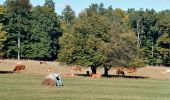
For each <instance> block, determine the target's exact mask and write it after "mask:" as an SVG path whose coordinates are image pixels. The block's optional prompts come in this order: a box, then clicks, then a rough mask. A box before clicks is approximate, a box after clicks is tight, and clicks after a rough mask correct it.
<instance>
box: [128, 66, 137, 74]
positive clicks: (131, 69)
mask: <svg viewBox="0 0 170 100" xmlns="http://www.w3.org/2000/svg"><path fill="white" fill-rule="evenodd" d="M126 71H127V72H128V73H134V72H136V68H135V67H130V68H127V69H126Z"/></svg>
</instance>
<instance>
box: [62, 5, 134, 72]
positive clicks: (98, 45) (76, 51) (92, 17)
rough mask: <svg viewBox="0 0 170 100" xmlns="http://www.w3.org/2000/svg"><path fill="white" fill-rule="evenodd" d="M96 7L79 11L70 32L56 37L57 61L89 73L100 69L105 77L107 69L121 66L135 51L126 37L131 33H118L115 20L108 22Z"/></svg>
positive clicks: (118, 26)
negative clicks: (102, 68)
mask: <svg viewBox="0 0 170 100" xmlns="http://www.w3.org/2000/svg"><path fill="white" fill-rule="evenodd" d="M99 7H100V6H98V5H97V4H92V5H91V6H90V8H87V9H85V11H83V12H81V13H80V15H79V19H77V21H76V23H75V24H74V26H73V31H71V33H69V34H68V33H65V34H64V35H63V37H61V38H60V42H59V44H60V46H61V49H60V50H59V60H60V61H62V62H65V63H67V64H76V65H81V66H83V67H91V70H92V73H96V69H97V68H98V67H99V66H103V67H104V68H105V69H106V71H105V72H106V73H105V75H107V72H108V70H109V69H110V68H111V67H115V66H119V65H125V64H126V63H127V61H129V59H131V58H132V57H133V56H134V51H135V48H134V47H133V42H131V41H133V40H130V39H129V40H128V39H127V38H126V36H128V35H129V34H131V33H129V32H128V31H125V30H122V28H121V26H120V25H121V24H119V23H117V21H115V20H114V21H112V22H110V21H109V20H108V18H107V17H106V16H105V15H103V14H101V13H100V12H98V11H99V10H98V9H99ZM120 29H121V30H120ZM123 34H124V35H126V36H123ZM131 36H132V35H131ZM129 37H130V36H129ZM131 56H132V57H131Z"/></svg>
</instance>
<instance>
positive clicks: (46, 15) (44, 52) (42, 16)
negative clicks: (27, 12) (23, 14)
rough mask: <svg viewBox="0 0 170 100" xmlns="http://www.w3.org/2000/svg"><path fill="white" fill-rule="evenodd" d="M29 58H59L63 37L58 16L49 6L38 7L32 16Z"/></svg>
mask: <svg viewBox="0 0 170 100" xmlns="http://www.w3.org/2000/svg"><path fill="white" fill-rule="evenodd" d="M31 24H32V26H31V28H30V31H31V34H32V35H31V36H30V44H31V45H30V50H29V51H28V53H27V56H28V57H29V58H33V59H46V60H54V59H56V57H57V50H58V49H59V46H58V38H59V36H61V32H60V24H59V21H58V17H57V14H56V13H55V12H54V10H53V9H52V8H50V7H47V6H37V7H35V8H34V9H33V10H32V14H31Z"/></svg>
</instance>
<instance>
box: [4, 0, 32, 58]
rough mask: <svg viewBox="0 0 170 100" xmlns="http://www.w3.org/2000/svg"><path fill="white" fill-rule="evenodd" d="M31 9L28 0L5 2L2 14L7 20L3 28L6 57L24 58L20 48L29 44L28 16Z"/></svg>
mask: <svg viewBox="0 0 170 100" xmlns="http://www.w3.org/2000/svg"><path fill="white" fill-rule="evenodd" d="M31 8H32V5H31V4H30V1H29V0H6V2H5V12H4V14H5V16H6V19H7V20H6V21H5V22H4V25H5V27H4V28H5V31H6V32H7V39H6V41H5V47H4V50H5V51H6V52H5V55H6V57H9V58H16V57H17V54H18V58H20V54H21V56H23V57H24V55H22V54H24V53H23V52H24V51H22V49H24V47H22V46H23V45H27V44H28V43H29V41H28V38H29V33H30V32H29V25H30V23H29V14H30V11H31ZM19 41H21V43H19ZM17 44H18V46H17ZM20 44H21V47H20Z"/></svg>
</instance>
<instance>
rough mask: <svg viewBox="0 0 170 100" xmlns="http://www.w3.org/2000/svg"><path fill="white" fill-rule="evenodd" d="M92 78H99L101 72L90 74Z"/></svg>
mask: <svg viewBox="0 0 170 100" xmlns="http://www.w3.org/2000/svg"><path fill="white" fill-rule="evenodd" d="M91 77H92V78H101V77H102V74H98V73H97V74H92V75H91Z"/></svg>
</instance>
